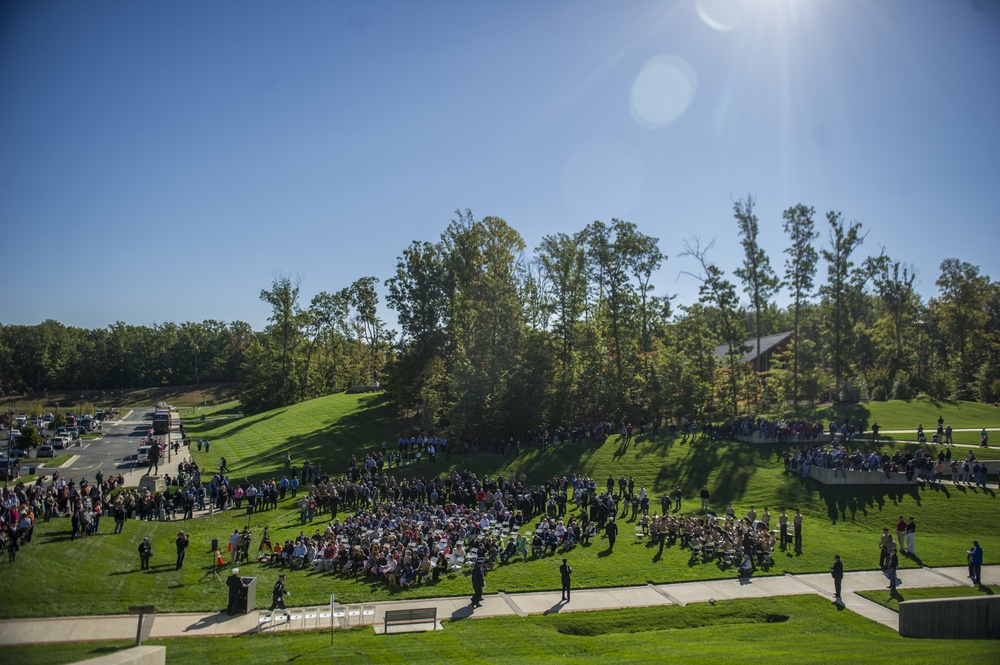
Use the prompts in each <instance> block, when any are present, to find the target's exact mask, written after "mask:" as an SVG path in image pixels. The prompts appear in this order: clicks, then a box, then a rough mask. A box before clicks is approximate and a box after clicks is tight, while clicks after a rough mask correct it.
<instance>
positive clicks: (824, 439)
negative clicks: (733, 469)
mask: <svg viewBox="0 0 1000 665" xmlns="http://www.w3.org/2000/svg"><path fill="white" fill-rule="evenodd" d="M733 438H734V439H736V440H737V441H740V442H742V443H782V442H780V441H778V437H776V436H775V437H766V436H764V433H763V432H751V433H750V435H749V436H746V435H743V434H737V435H735V436H734V437H733ZM783 443H801V444H803V445H805V444H813V443H815V444H817V445H818V444H828V443H830V433H829V432H821V433H820V435H819V438H817V439H813V438H812V437H809V438H808V439H801V440H800V439H796V438H795V437H794V436H789V437H788V438H787V439H786V440H785V441H784V442H783Z"/></svg>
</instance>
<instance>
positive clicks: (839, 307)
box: [822, 211, 864, 398]
mask: <svg viewBox="0 0 1000 665" xmlns="http://www.w3.org/2000/svg"><path fill="white" fill-rule="evenodd" d="M826 221H827V222H828V223H829V224H830V246H829V248H826V249H823V251H822V254H823V259H824V260H825V261H826V264H827V266H826V275H827V283H826V285H825V286H823V288H822V291H823V293H824V294H825V295H827V297H829V298H830V301H831V302H830V305H831V317H830V322H829V323H830V328H831V331H832V333H833V358H832V365H833V375H834V381H835V383H834V385H835V389H836V393H837V396H838V398H839V395H840V386H841V379H842V378H843V374H844V372H845V371H847V369H848V367H849V364H850V363H849V362H848V359H847V355H846V354H845V353H844V349H845V347H846V346H847V341H848V340H847V338H848V337H849V336H850V334H851V330H852V328H853V326H851V325H850V319H849V316H848V312H847V307H848V299H849V296H850V293H849V291H848V289H849V285H850V277H851V268H853V267H854V263H853V262H852V261H851V255H852V254H853V253H854V250H855V249H857V248H858V247H859V246H860V245H861V243H862V242H864V236H862V235H861V224H860V223H859V222H851V223H850V224H847V225H845V223H844V220H843V217H842V215H841V214H840V213H839V212H833V211H830V212H828V213H826Z"/></svg>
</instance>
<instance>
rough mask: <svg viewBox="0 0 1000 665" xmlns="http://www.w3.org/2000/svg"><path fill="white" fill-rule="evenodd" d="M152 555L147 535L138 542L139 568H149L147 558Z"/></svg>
mask: <svg viewBox="0 0 1000 665" xmlns="http://www.w3.org/2000/svg"><path fill="white" fill-rule="evenodd" d="M152 557H153V547H152V546H151V545H150V544H149V537H148V536H147V537H146V538H143V539H142V542H141V543H139V569H140V570H149V560H150V559H151V558H152Z"/></svg>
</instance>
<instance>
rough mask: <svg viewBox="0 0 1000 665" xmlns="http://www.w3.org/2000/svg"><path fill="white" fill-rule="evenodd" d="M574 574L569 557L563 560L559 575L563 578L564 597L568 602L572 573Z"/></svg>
mask: <svg viewBox="0 0 1000 665" xmlns="http://www.w3.org/2000/svg"><path fill="white" fill-rule="evenodd" d="M572 574H573V569H572V568H571V567H570V565H569V563H568V561H567V559H563V560H562V565H561V566H559V577H560V578H561V580H562V599H563V600H565V601H566V602H567V603H568V602H569V584H570V575H572Z"/></svg>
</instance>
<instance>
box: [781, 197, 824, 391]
mask: <svg viewBox="0 0 1000 665" xmlns="http://www.w3.org/2000/svg"><path fill="white" fill-rule="evenodd" d="M815 214H816V210H815V209H814V208H811V207H807V206H804V205H802V204H801V203H800V204H798V205H796V206H792V207H791V208H788V209H787V210H785V212H784V213H782V217H783V218H784V220H785V222H784V229H785V233H787V234H788V239H789V241H790V243H791V244H790V245H789V246H788V247H787V248H786V249H785V254H787V255H788V258H786V259H785V281H786V282H787V283H788V288H789V289H791V292H792V309H793V311H794V315H793V324H792V325H793V335H792V400H793V402H794V405H795V408H796V409H798V408H799V346H800V342H799V338H800V330H801V313H802V309H803V307H804V306H805V305H806V303H807V301H808V299H809V297H810V296H811V295H812V290H813V280H814V279H815V277H816V260H817V258H818V256H819V255H818V254H817V253H816V248H815V247H814V246H813V241H814V240H815V239H816V238H818V237H819V232H817V231H816V225H815V222H813V215H815Z"/></svg>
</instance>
